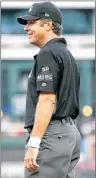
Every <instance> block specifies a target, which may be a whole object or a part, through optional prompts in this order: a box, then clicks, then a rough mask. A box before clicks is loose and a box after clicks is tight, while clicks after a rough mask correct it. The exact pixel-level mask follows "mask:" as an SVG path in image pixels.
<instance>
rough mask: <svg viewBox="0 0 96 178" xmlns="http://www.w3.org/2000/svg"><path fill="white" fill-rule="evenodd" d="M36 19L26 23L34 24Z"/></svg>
mask: <svg viewBox="0 0 96 178" xmlns="http://www.w3.org/2000/svg"><path fill="white" fill-rule="evenodd" d="M35 23H36V21H28V24H35Z"/></svg>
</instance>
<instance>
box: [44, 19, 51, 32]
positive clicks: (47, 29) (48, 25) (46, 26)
mask: <svg viewBox="0 0 96 178" xmlns="http://www.w3.org/2000/svg"><path fill="white" fill-rule="evenodd" d="M45 28H46V31H49V30H52V21H51V20H50V21H48V22H47V23H46V24H45Z"/></svg>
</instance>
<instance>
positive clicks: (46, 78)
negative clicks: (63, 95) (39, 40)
mask: <svg viewBox="0 0 96 178" xmlns="http://www.w3.org/2000/svg"><path fill="white" fill-rule="evenodd" d="M36 63H37V64H36V85H37V91H38V92H43V91H44V92H49V93H56V92H57V87H58V86H57V85H58V77H59V65H58V62H56V57H55V56H54V55H53V54H52V52H51V51H43V52H41V53H40V54H39V56H38V58H37V62H36Z"/></svg>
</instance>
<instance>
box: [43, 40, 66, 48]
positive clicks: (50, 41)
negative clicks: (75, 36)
mask: <svg viewBox="0 0 96 178" xmlns="http://www.w3.org/2000/svg"><path fill="white" fill-rule="evenodd" d="M54 43H64V44H65V46H67V42H66V40H65V38H53V39H51V40H49V41H48V42H47V43H46V44H45V45H44V46H43V48H44V47H45V46H48V45H50V44H54Z"/></svg>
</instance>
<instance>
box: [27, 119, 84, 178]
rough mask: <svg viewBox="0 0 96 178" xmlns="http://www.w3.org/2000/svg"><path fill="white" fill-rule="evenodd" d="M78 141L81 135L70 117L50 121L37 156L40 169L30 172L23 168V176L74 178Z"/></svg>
mask: <svg viewBox="0 0 96 178" xmlns="http://www.w3.org/2000/svg"><path fill="white" fill-rule="evenodd" d="M80 143H81V136H80V133H79V131H78V130H77V128H76V126H75V124H74V122H73V121H72V119H69V121H68V120H67V121H66V120H54V121H52V122H50V124H49V126H48V129H47V131H46V133H45V135H44V137H43V139H42V141H41V144H40V149H39V155H38V158H37V163H38V164H39V165H40V170H39V172H37V173H30V172H28V171H27V170H26V169H25V171H24V177H25V178H75V168H76V164H77V163H78V161H79V157H80ZM26 150H27V144H26ZM25 152H26V151H25Z"/></svg>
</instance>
